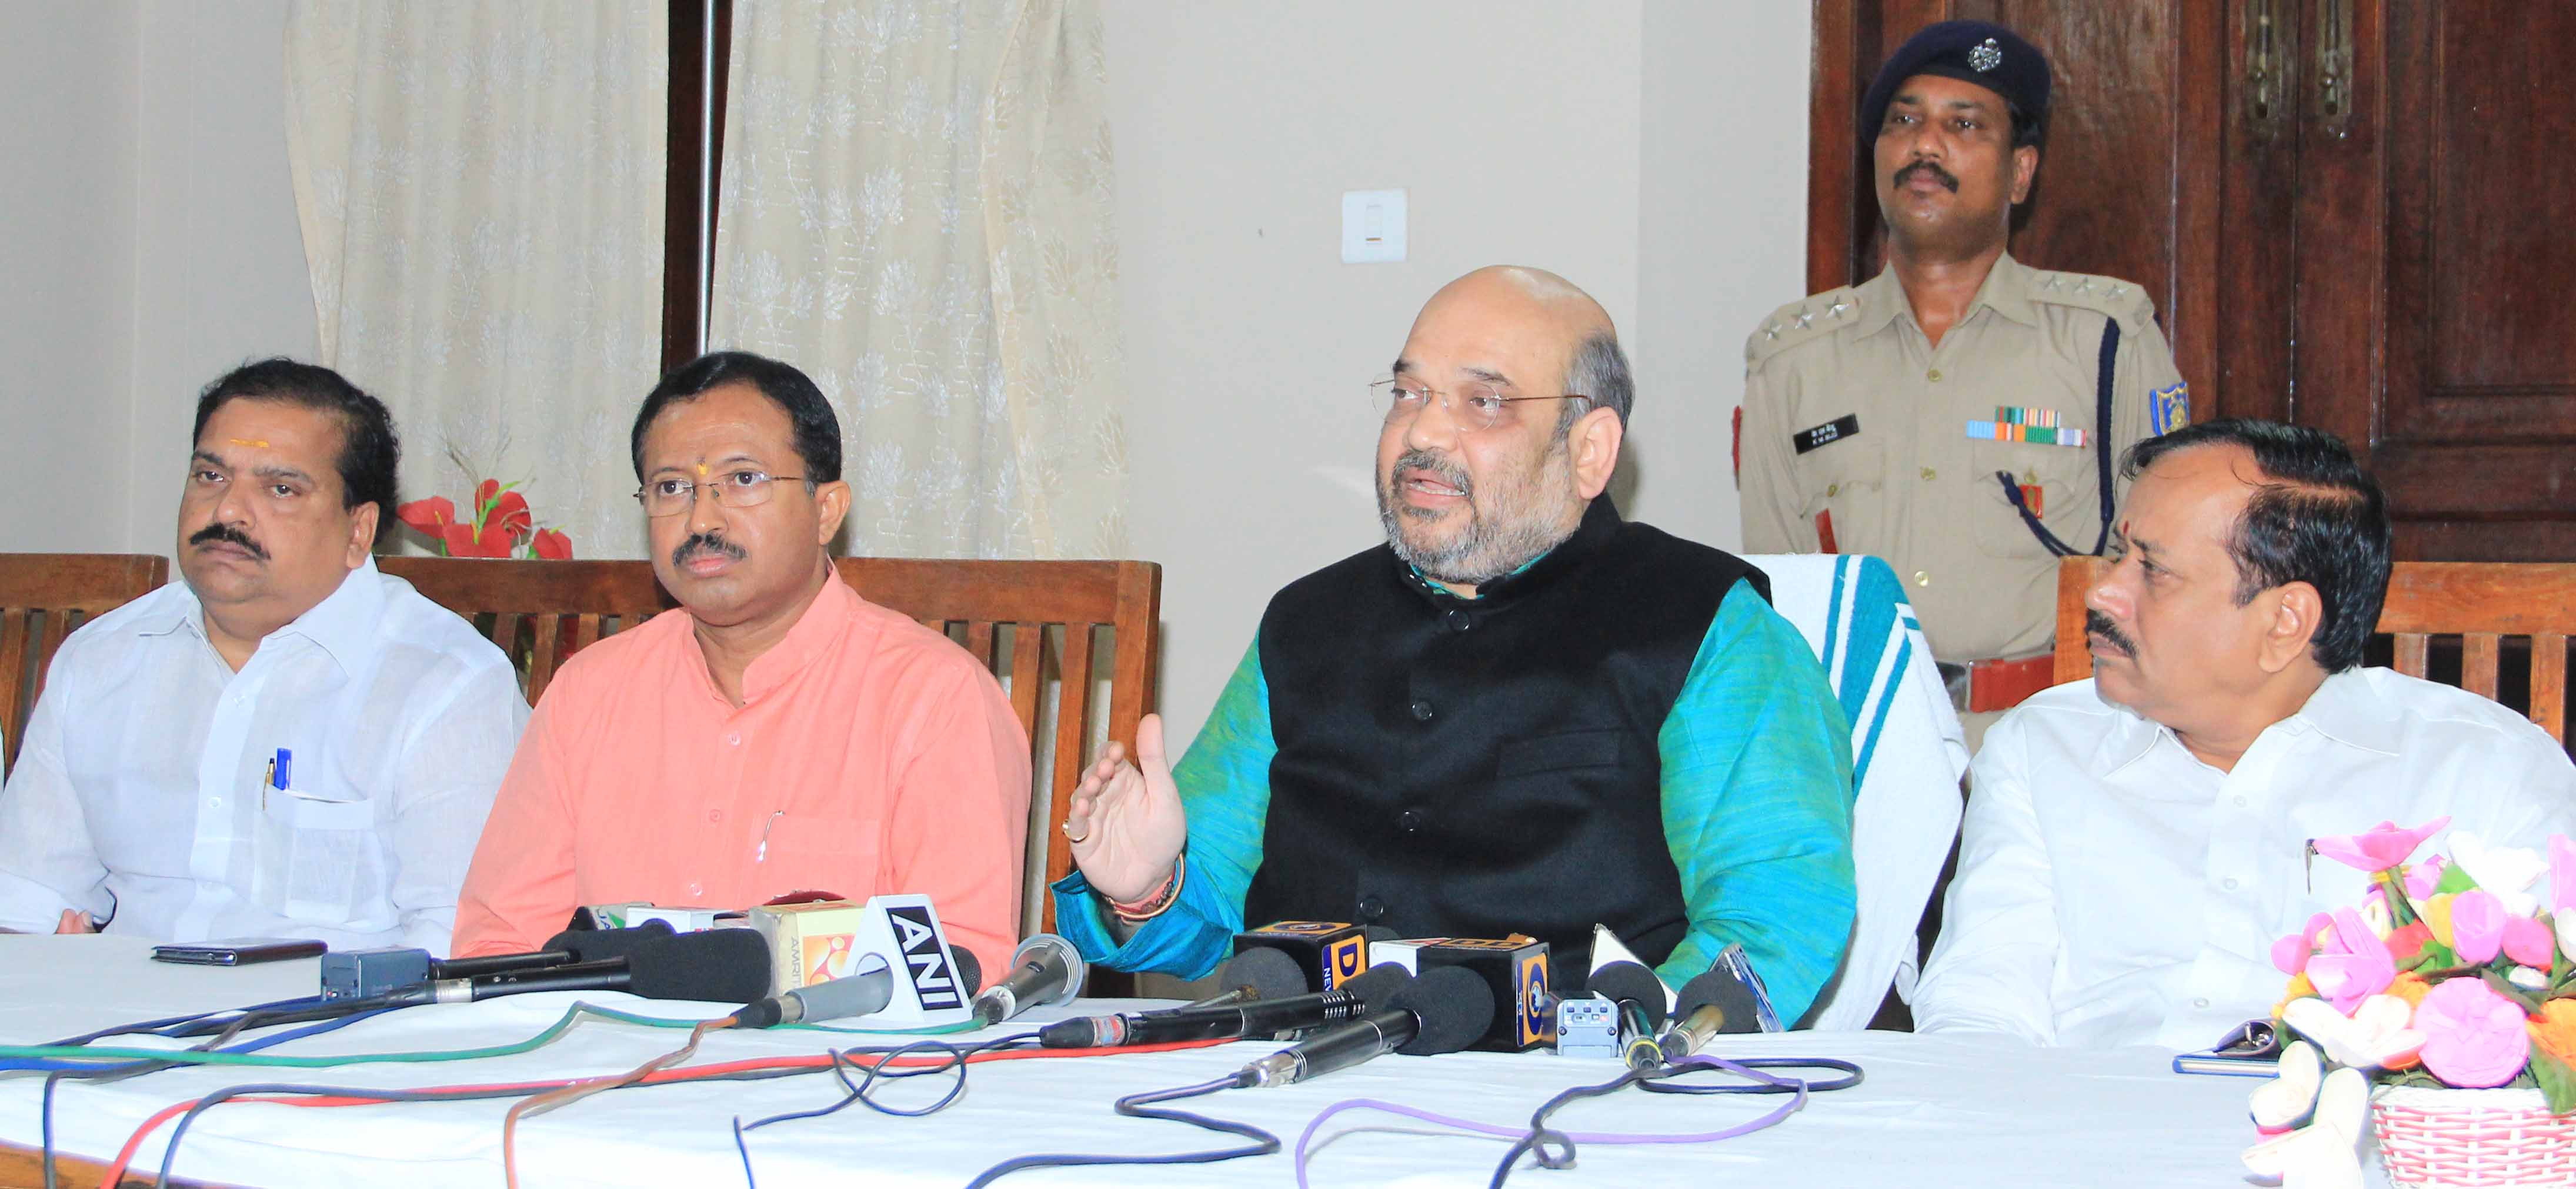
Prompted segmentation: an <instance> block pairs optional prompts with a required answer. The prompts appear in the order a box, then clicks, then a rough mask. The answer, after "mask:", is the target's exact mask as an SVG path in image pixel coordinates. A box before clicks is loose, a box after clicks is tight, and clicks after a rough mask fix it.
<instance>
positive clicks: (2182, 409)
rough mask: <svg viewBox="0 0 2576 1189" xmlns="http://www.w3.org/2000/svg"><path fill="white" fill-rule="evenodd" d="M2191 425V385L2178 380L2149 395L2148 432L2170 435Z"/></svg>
mask: <svg viewBox="0 0 2576 1189" xmlns="http://www.w3.org/2000/svg"><path fill="white" fill-rule="evenodd" d="M2190 424H2191V385H2189V384H2187V383H2184V382H2183V381H2180V380H2176V381H2174V383H2173V386H2172V387H2170V388H2158V389H2155V390H2153V391H2150V392H2148V393H2147V432H2149V433H2153V434H2169V433H2172V432H2173V431H2175V430H2177V429H2181V428H2183V427H2184V426H2187V425H2190Z"/></svg>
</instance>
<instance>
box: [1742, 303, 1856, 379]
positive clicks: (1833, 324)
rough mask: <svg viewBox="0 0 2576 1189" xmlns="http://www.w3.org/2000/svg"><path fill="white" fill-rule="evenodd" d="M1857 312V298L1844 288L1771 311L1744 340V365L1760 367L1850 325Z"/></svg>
mask: <svg viewBox="0 0 2576 1189" xmlns="http://www.w3.org/2000/svg"><path fill="white" fill-rule="evenodd" d="M1859 310H1860V296H1859V295H1858V294H1856V293H1854V292H1853V291H1852V288H1851V286H1849V285H1845V286H1843V287H1842V288H1840V289H1828V290H1826V291H1824V292H1822V293H1818V294H1815V295H1813V296H1810V297H1805V298H1801V299H1799V300H1797V301H1793V302H1790V303H1789V304H1787V305H1784V306H1782V307H1780V308H1779V309H1776V310H1773V311H1771V316H1769V317H1767V318H1764V319H1763V320H1762V324H1761V325H1760V326H1756V327H1754V328H1753V333H1752V335H1750V336H1749V337H1747V338H1746V339H1745V340H1744V366H1745V367H1746V368H1748V369H1750V368H1756V367H1760V366H1762V361H1763V360H1765V359H1768V358H1770V357H1771V356H1773V355H1776V354H1779V353H1780V352H1781V351H1783V350H1786V349H1788V348H1790V347H1793V346H1796V345H1797V344H1799V343H1803V342H1806V341H1807V340H1809V339H1812V338H1815V337H1817V336H1818V335H1822V334H1825V333H1827V332H1830V331H1832V330H1835V329H1837V328H1840V327H1843V326H1848V325H1850V324H1851V320H1852V316H1853V315H1854V314H1856V313H1858V312H1859Z"/></svg>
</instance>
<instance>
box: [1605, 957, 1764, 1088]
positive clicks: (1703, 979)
mask: <svg viewBox="0 0 2576 1189" xmlns="http://www.w3.org/2000/svg"><path fill="white" fill-rule="evenodd" d="M1674 1007H1675V1010H1674V1012H1673V1021H1674V1022H1673V1026H1672V1027H1670V1028H1667V1029H1665V1030H1664V1035H1663V1038H1662V1039H1661V1040H1659V1041H1657V1042H1656V1047H1657V1049H1658V1050H1659V1052H1658V1056H1659V1057H1660V1059H1661V1060H1662V1062H1663V1063H1664V1064H1666V1065H1670V1064H1673V1063H1674V1062H1676V1061H1680V1060H1682V1059H1683V1058H1686V1057H1688V1056H1690V1055H1691V1054H1693V1053H1696V1052H1698V1051H1699V1050H1700V1046H1702V1045H1705V1044H1707V1043H1708V1041H1709V1038H1710V1037H1713V1036H1717V1035H1719V1034H1721V1033H1727V1032H1754V1031H1758V1030H1759V1024H1758V1023H1757V1021H1756V1011H1755V1003H1754V999H1753V992H1752V990H1751V989H1750V988H1747V987H1746V986H1745V985H1744V984H1743V983H1740V982H1737V981H1736V980H1735V976H1734V975H1731V974H1728V973H1727V972H1726V971H1724V970H1711V971H1709V972H1708V973H1706V974H1703V975H1700V976H1699V977H1698V978H1695V979H1692V980H1691V981H1689V982H1686V983H1683V984H1682V991H1681V997H1680V1000H1679V1001H1678V1002H1677V1003H1676V1004H1675V1005H1674ZM1629 1064H1630V1066H1631V1067H1632V1068H1633V1067H1635V1065H1636V1062H1635V1055H1634V1052H1633V1051H1632V1052H1631V1054H1630V1061H1629Z"/></svg>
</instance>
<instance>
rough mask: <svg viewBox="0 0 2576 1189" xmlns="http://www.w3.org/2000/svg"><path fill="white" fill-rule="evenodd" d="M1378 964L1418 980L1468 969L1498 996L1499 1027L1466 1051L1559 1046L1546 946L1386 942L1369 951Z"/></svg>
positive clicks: (1450, 940) (1490, 941)
mask: <svg viewBox="0 0 2576 1189" xmlns="http://www.w3.org/2000/svg"><path fill="white" fill-rule="evenodd" d="M1370 956H1371V957H1372V958H1373V959H1375V960H1376V961H1379V962H1386V963H1393V964H1395V965H1399V966H1403V967H1404V968H1406V969H1408V970H1411V971H1412V972H1413V973H1415V974H1417V975H1423V974H1429V973H1431V972H1432V971H1434V970H1438V969H1440V968H1441V967H1443V966H1464V967H1466V968H1467V969H1469V970H1472V971H1474V972H1475V973H1476V975H1477V976H1478V977H1480V978H1482V979H1484V980H1485V985H1486V986H1487V987H1489V988H1491V989H1492V990H1493V992H1494V1023H1493V1026H1492V1027H1490V1028H1488V1029H1486V1030H1485V1035H1484V1038H1483V1039H1481V1040H1478V1041H1477V1042H1476V1043H1474V1044H1472V1045H1469V1046H1467V1047H1468V1048H1471V1049H1479V1050H1483V1051H1485V1052H1498V1053H1517V1052H1521V1051H1523V1050H1525V1049H1533V1048H1537V1047H1538V1046H1540V1045H1545V1044H1554V1043H1556V996H1555V994H1554V993H1552V992H1551V991H1550V990H1549V989H1548V985H1547V943H1546V942H1544V941H1539V940H1537V939H1535V938H1530V937H1520V936H1514V937H1504V938H1478V937H1420V938H1412V939H1409V940H1404V941H1381V942H1379V943H1377V945H1376V946H1375V947H1373V948H1372V949H1371V951H1370Z"/></svg>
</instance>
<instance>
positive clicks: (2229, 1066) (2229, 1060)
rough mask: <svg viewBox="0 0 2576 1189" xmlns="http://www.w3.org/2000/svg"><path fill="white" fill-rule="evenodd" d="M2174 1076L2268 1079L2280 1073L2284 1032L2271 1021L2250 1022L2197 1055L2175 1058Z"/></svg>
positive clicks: (2180, 1054)
mask: <svg viewBox="0 0 2576 1189" xmlns="http://www.w3.org/2000/svg"><path fill="white" fill-rule="evenodd" d="M2173 1069H2174V1072H2175V1073H2209V1074H2217V1075H2219V1076H2221V1077H2239V1078H2268V1077H2278V1076H2280V1073H2281V1030H2280V1029H2279V1028H2277V1027H2275V1026H2274V1025H2273V1023H2272V1021H2270V1020H2247V1021H2245V1022H2244V1023H2242V1024H2239V1025H2237V1026H2236V1030H2235V1031H2233V1032H2230V1033H2228V1034H2227V1035H2226V1036H2224V1037H2221V1038H2219V1041H2218V1043H2217V1044H2215V1045H2212V1046H2210V1047H2209V1048H2205V1049H2201V1050H2199V1051H2198V1052H2191V1053H2179V1054H2176V1055H2175V1056H2174V1059H2173Z"/></svg>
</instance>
